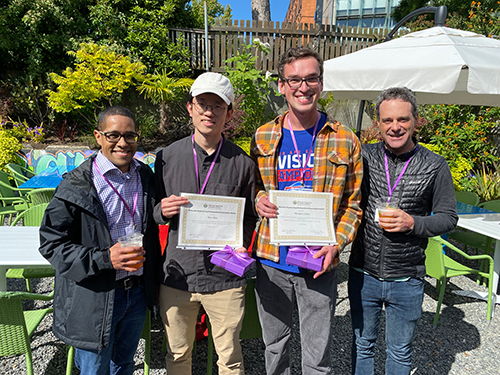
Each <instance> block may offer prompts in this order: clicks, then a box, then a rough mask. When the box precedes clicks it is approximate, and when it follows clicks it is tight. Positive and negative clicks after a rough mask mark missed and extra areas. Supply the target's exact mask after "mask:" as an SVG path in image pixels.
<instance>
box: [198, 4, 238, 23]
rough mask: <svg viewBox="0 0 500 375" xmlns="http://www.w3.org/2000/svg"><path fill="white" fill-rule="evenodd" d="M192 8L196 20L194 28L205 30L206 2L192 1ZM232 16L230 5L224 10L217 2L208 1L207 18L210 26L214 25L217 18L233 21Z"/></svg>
mask: <svg viewBox="0 0 500 375" xmlns="http://www.w3.org/2000/svg"><path fill="white" fill-rule="evenodd" d="M191 7H192V8H191V9H192V15H193V20H194V25H193V26H192V27H195V28H198V29H203V28H204V27H205V9H204V0H192V2H191ZM232 16H233V15H232V10H231V7H230V6H229V4H228V5H226V7H225V8H224V7H223V6H222V4H220V3H219V2H218V1H217V0H207V18H208V24H209V25H213V24H214V23H215V19H217V18H223V19H231V18H232Z"/></svg>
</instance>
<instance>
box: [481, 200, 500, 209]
mask: <svg viewBox="0 0 500 375" xmlns="http://www.w3.org/2000/svg"><path fill="white" fill-rule="evenodd" d="M479 207H482V208H484V209H487V210H490V211H495V212H500V199H496V200H493V201H488V202H484V203H481V204H480V205H479Z"/></svg>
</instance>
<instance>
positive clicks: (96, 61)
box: [48, 43, 146, 123]
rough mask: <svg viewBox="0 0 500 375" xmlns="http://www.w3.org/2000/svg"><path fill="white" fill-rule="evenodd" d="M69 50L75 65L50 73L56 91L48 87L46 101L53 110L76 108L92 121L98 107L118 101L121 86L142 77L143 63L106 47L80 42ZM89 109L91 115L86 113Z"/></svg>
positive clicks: (65, 110) (98, 109)
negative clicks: (77, 46) (73, 49)
mask: <svg viewBox="0 0 500 375" xmlns="http://www.w3.org/2000/svg"><path fill="white" fill-rule="evenodd" d="M69 54H70V55H71V56H74V57H76V64H75V69H74V70H73V69H72V68H67V69H65V70H64V71H63V75H62V76H60V75H58V74H56V73H50V77H51V78H52V80H53V81H54V82H55V83H56V84H57V85H58V87H57V90H56V91H52V90H48V94H49V105H50V106H51V107H52V108H53V109H54V110H55V111H56V112H63V113H67V112H71V111H75V110H76V111H78V112H79V113H80V114H81V115H82V116H83V117H84V118H86V120H87V121H88V122H89V123H93V122H94V121H95V120H97V113H98V112H99V111H100V110H102V109H103V108H105V107H107V106H111V105H114V104H117V103H118V102H119V99H120V94H121V93H123V91H124V90H126V89H127V88H129V87H130V86H132V85H135V84H136V83H137V82H138V81H142V80H144V71H145V70H146V67H145V66H144V64H142V63H141V62H138V61H136V62H134V61H132V60H131V59H130V58H129V57H126V56H124V55H121V54H118V53H116V52H115V51H112V50H110V49H109V48H108V47H105V46H99V45H97V44H95V43H82V44H81V45H80V49H79V50H78V51H76V52H74V51H70V52H69ZM89 109H90V110H92V112H93V115H94V118H93V119H90V118H89V117H88V115H87V114H88V112H87V110H89Z"/></svg>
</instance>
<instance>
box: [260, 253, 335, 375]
mask: <svg viewBox="0 0 500 375" xmlns="http://www.w3.org/2000/svg"><path fill="white" fill-rule="evenodd" d="M313 275H314V273H313V272H306V273H302V274H294V273H290V272H285V271H281V270H279V269H275V268H273V267H269V266H266V265H263V264H261V263H260V262H257V282H256V286H255V294H256V296H257V306H258V309H259V319H260V323H261V325H262V335H263V339H264V344H265V345H266V350H265V359H266V372H267V375H278V374H279V375H281V374H285V375H289V374H290V348H289V346H290V335H291V331H292V327H293V322H292V314H293V309H294V303H295V299H297V306H298V311H299V323H300V337H301V348H302V374H305V375H315V374H331V373H332V369H331V364H330V346H331V340H332V333H331V327H332V319H333V316H334V314H335V300H336V298H337V270H336V269H335V270H333V271H331V272H326V273H324V274H323V275H321V276H320V277H319V278H317V279H316V280H315V279H313Z"/></svg>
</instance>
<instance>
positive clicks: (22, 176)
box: [5, 163, 36, 187]
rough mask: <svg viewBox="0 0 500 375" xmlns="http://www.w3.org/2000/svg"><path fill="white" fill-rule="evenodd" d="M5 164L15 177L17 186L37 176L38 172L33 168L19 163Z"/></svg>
mask: <svg viewBox="0 0 500 375" xmlns="http://www.w3.org/2000/svg"><path fill="white" fill-rule="evenodd" d="M5 166H6V167H7V169H8V170H9V172H10V175H11V177H12V178H13V179H14V182H15V184H16V187H19V185H22V184H24V183H25V182H26V181H28V180H29V179H30V178H31V177H33V176H36V173H35V172H33V171H32V170H31V169H28V168H25V167H23V166H21V165H19V164H14V163H9V164H7V165H5Z"/></svg>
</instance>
